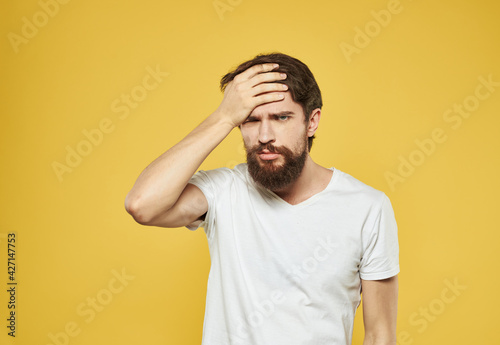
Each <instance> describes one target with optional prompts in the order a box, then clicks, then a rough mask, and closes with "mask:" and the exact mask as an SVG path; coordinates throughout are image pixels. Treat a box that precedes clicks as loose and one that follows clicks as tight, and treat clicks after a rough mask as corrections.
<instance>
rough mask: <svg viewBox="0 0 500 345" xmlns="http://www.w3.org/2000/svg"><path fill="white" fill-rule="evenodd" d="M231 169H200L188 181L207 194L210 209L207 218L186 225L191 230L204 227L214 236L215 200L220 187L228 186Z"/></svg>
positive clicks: (210, 235) (208, 235)
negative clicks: (197, 222)
mask: <svg viewBox="0 0 500 345" xmlns="http://www.w3.org/2000/svg"><path fill="white" fill-rule="evenodd" d="M230 174H231V171H230V169H229V168H219V169H213V170H207V171H205V170H199V171H198V172H196V173H195V174H194V175H193V176H192V177H191V178H190V179H189V181H188V183H191V184H193V185H195V186H196V187H198V188H199V189H200V190H201V191H202V193H203V194H204V195H205V198H206V199H207V203H208V210H207V213H206V214H205V219H204V220H203V221H202V222H201V223H199V224H198V225H194V226H188V225H187V226H186V228H188V229H189V230H191V231H195V230H197V229H198V228H199V227H202V228H203V229H204V230H205V233H206V234H207V237H208V238H211V237H212V234H213V229H214V226H215V217H214V216H215V211H214V210H215V202H216V199H217V192H218V191H220V188H223V186H227V182H228V181H229V178H230Z"/></svg>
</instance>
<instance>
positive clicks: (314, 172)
mask: <svg viewBox="0 0 500 345" xmlns="http://www.w3.org/2000/svg"><path fill="white" fill-rule="evenodd" d="M332 174H333V172H332V171H331V170H330V169H327V168H324V167H322V166H321V165H319V164H316V163H315V162H314V161H313V160H312V158H311V156H310V155H309V154H308V155H307V158H306V162H305V164H304V168H303V169H302V172H301V173H300V175H299V177H298V178H297V179H296V180H295V181H294V182H292V183H291V184H290V185H288V186H286V187H285V188H282V189H279V190H273V192H274V193H275V194H276V195H278V196H279V197H280V198H282V199H283V200H285V201H286V202H288V203H290V204H292V205H294V204H298V203H300V202H302V201H304V200H306V199H308V198H310V197H311V196H313V195H314V194H317V193H319V192H321V191H322V190H324V189H325V188H326V186H328V183H330V180H331V178H332Z"/></svg>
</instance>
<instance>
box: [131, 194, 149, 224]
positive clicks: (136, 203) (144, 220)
mask: <svg viewBox="0 0 500 345" xmlns="http://www.w3.org/2000/svg"><path fill="white" fill-rule="evenodd" d="M125 210H126V211H127V212H128V214H130V215H131V216H132V218H134V220H135V221H136V222H137V223H139V224H141V225H149V224H150V222H151V219H152V217H151V216H150V215H148V214H147V212H145V208H144V207H143V206H141V202H140V198H138V197H132V196H130V194H127V196H126V198H125Z"/></svg>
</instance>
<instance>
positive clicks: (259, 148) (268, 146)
mask: <svg viewBox="0 0 500 345" xmlns="http://www.w3.org/2000/svg"><path fill="white" fill-rule="evenodd" d="M262 150H267V151H269V152H270V153H283V150H282V149H281V147H276V146H274V145H273V144H271V143H267V144H264V145H255V146H254V147H252V148H250V149H249V150H248V153H258V152H260V151H262Z"/></svg>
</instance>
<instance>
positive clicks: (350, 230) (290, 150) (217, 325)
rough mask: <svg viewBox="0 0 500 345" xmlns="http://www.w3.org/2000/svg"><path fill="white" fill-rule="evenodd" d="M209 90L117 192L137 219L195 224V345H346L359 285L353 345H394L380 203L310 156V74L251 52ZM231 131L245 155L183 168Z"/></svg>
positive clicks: (391, 228)
mask: <svg viewBox="0 0 500 345" xmlns="http://www.w3.org/2000/svg"><path fill="white" fill-rule="evenodd" d="M275 64H278V65H275ZM221 90H222V91H224V98H223V100H222V102H221V104H220V105H219V107H218V108H217V109H216V110H215V111H214V112H213V113H212V114H211V115H210V116H208V117H207V118H206V119H205V120H204V121H203V122H202V123H201V124H200V125H198V126H197V127H196V128H195V129H194V130H193V131H192V132H191V133H189V134H188V135H187V136H186V137H185V138H184V139H182V140H181V141H180V142H179V143H177V144H176V145H174V146H173V147H172V148H170V149H169V150H168V151H166V152H165V153H164V154H162V155H161V156H160V157H159V158H157V159H156V160H155V161H153V162H152V163H151V164H150V165H149V166H148V167H147V168H146V169H145V170H144V171H143V172H142V173H141V175H140V176H139V178H138V179H137V181H136V183H135V185H134V186H133V188H132V190H131V191H130V192H129V193H128V195H127V197H126V200H125V207H126V210H127V211H128V212H129V213H130V214H131V215H132V216H133V217H134V219H135V220H136V221H137V222H139V223H140V224H144V225H152V226H160V227H169V228H172V227H182V226H186V227H187V228H188V229H190V230H196V229H197V228H198V227H199V226H203V228H204V229H205V233H206V235H207V240H208V244H209V250H210V257H211V269H210V274H209V278H208V286H207V300H206V310H205V322H204V328H203V342H202V344H203V345H237V344H248V345H282V344H283V345H284V344H286V345H292V344H297V345H298V344H300V345H302V344H303V345H305V344H307V345H334V344H335V345H340V344H342V345H344V344H345V345H347V344H351V340H352V332H353V320H354V316H355V313H356V309H357V308H358V306H359V304H360V301H361V292H362V294H363V320H364V327H365V340H364V345H389V344H391V345H394V344H396V315H397V298H398V280H397V274H398V273H399V246H398V237H397V226H396V221H395V218H394V213H393V210H392V206H391V203H390V201H389V199H388V198H387V196H386V195H385V194H384V193H383V192H381V191H378V190H376V189H374V188H372V187H369V186H367V185H365V184H364V183H362V182H360V181H358V180H357V179H355V178H353V177H352V176H350V175H348V174H346V173H344V172H342V171H340V170H338V169H334V168H333V167H331V168H329V169H328V168H325V167H322V166H320V165H319V164H317V163H315V162H314V161H313V160H312V158H311V156H310V155H309V151H310V149H311V145H312V140H313V139H314V133H315V132H316V130H317V128H318V124H319V120H320V115H321V107H322V99H321V93H320V90H319V87H318V85H317V83H316V81H315V79H314V76H313V74H312V73H311V72H310V70H309V68H308V67H307V66H306V65H305V64H303V63H302V62H300V61H299V60H297V59H295V58H293V57H290V56H288V55H285V54H281V53H273V54H267V55H257V56H256V57H255V58H254V59H252V60H250V61H247V62H245V63H243V64H241V65H240V66H239V67H238V68H237V69H236V70H235V71H233V72H231V73H228V74H226V75H225V76H224V77H223V78H222V80H221ZM234 127H238V128H239V129H240V131H241V135H242V137H243V141H244V144H245V148H246V150H247V163H242V164H239V165H237V166H235V167H234V169H229V168H220V169H214V170H209V171H203V170H200V171H198V172H196V171H197V169H198V168H199V167H200V165H201V163H202V162H203V161H204V160H205V158H206V157H207V156H208V154H209V153H210V152H211V151H212V150H213V149H214V148H215V147H216V146H217V145H218V144H219V143H220V142H221V141H222V140H223V139H224V138H225V137H226V136H227V135H228V134H229V133H230V132H231V130H232V129H233V128H234Z"/></svg>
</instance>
